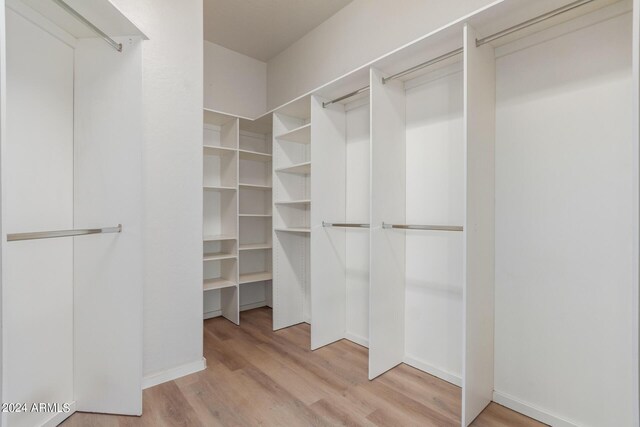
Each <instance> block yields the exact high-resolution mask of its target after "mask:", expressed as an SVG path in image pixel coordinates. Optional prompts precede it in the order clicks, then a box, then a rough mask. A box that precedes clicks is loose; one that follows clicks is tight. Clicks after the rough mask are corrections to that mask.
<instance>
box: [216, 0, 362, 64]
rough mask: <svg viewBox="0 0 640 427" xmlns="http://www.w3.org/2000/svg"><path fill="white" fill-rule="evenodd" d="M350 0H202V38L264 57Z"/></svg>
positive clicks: (278, 49) (278, 51) (254, 56)
mask: <svg viewBox="0 0 640 427" xmlns="http://www.w3.org/2000/svg"><path fill="white" fill-rule="evenodd" d="M351 1H352V0H204V39H205V40H207V41H210V42H212V43H215V44H218V45H220V46H224V47H226V48H227V49H231V50H234V51H236V52H240V53H242V54H244V55H247V56H250V57H252V58H255V59H258V60H260V61H264V62H266V61H268V60H269V59H271V58H273V57H274V56H276V55H277V54H278V53H280V52H282V51H283V50H285V49H286V48H287V47H289V46H290V45H291V44H293V43H294V42H295V41H296V40H298V39H300V38H301V37H302V36H304V35H305V34H307V33H308V32H309V31H311V30H312V29H314V28H315V27H317V26H318V25H319V24H320V23H322V22H323V21H325V20H327V19H328V18H329V17H330V16H332V15H333V14H334V13H336V12H337V11H339V10H340V9H342V8H343V7H345V6H346V5H347V4H349V3H351Z"/></svg>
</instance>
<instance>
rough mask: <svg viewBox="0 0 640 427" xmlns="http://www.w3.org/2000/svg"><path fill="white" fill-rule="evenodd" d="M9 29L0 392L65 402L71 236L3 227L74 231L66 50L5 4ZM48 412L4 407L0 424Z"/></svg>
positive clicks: (69, 378) (12, 398) (69, 376)
mask: <svg viewBox="0 0 640 427" xmlns="http://www.w3.org/2000/svg"><path fill="white" fill-rule="evenodd" d="M3 7H4V6H3ZM6 31H7V35H8V37H7V46H6V47H7V58H6V59H7V75H6V79H7V80H6V81H7V94H6V108H7V116H6V139H5V140H4V141H2V155H1V156H0V158H1V159H2V221H3V224H2V228H3V236H2V253H3V260H2V261H3V262H2V276H3V277H2V279H3V280H2V286H3V290H2V298H3V301H2V305H3V316H2V330H3V334H2V339H3V342H2V348H3V368H4V369H3V388H4V391H3V396H2V397H3V401H4V402H25V403H29V404H30V403H32V402H59V403H63V402H72V401H73V240H72V239H68V238H67V239H45V240H30V241H16V242H7V241H6V233H19V232H31V231H46V230H60V229H62V230H64V229H70V228H73V49H72V48H71V47H69V46H68V45H66V44H64V43H63V42H61V41H59V40H58V39H56V38H54V37H53V36H51V35H50V34H49V33H47V32H45V31H44V30H42V29H41V28H39V27H37V26H36V25H34V24H32V23H31V22H30V21H27V20H26V19H25V18H23V17H22V16H20V15H18V14H17V13H15V12H13V11H12V10H10V9H7V10H6ZM2 125H3V126H5V123H3V124H2ZM53 416H54V414H52V413H44V412H33V413H11V414H3V425H5V426H11V427H15V426H34V425H41V424H43V423H45V422H47V421H49V420H50V419H51V418H52V417H53Z"/></svg>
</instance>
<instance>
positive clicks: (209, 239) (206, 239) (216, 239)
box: [202, 234, 236, 242]
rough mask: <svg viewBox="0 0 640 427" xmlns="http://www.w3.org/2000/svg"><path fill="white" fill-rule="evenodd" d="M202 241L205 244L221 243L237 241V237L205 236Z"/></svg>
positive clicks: (225, 235)
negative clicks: (223, 241)
mask: <svg viewBox="0 0 640 427" xmlns="http://www.w3.org/2000/svg"><path fill="white" fill-rule="evenodd" d="M202 240H203V241H204V242H219V241H221V240H236V236H234V235H233V234H215V235H210V236H204V237H203V239H202Z"/></svg>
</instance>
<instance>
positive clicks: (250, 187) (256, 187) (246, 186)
mask: <svg viewBox="0 0 640 427" xmlns="http://www.w3.org/2000/svg"><path fill="white" fill-rule="evenodd" d="M240 189H241V190H242V189H245V190H263V191H271V186H270V185H258V184H240Z"/></svg>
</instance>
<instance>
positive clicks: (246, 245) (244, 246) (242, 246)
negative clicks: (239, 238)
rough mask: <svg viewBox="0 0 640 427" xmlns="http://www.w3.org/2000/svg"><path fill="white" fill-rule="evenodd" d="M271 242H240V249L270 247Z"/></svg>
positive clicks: (251, 249) (253, 249)
mask: <svg viewBox="0 0 640 427" xmlns="http://www.w3.org/2000/svg"><path fill="white" fill-rule="evenodd" d="M271 247H272V245H271V243H240V250H241V251H255V250H260V249H271Z"/></svg>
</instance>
